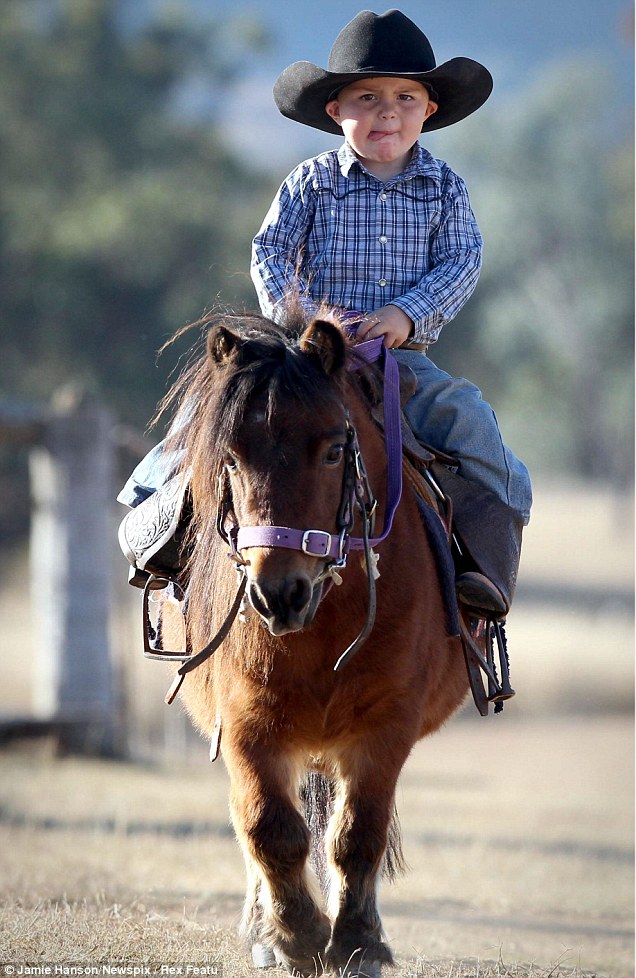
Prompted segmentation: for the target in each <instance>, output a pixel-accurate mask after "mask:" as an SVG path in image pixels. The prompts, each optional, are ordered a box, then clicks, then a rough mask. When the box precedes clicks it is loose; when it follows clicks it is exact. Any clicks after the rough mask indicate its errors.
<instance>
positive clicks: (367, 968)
mask: <svg viewBox="0 0 636 978" xmlns="http://www.w3.org/2000/svg"><path fill="white" fill-rule="evenodd" d="M381 972H382V962H381V961H363V962H362V964H348V965H347V967H346V968H343V970H342V971H341V972H339V974H340V975H341V978H380V974H381Z"/></svg>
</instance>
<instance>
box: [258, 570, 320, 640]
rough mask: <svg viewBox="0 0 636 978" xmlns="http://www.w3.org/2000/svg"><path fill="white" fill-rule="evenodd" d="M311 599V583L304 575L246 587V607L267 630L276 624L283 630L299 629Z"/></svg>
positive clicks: (261, 581)
mask: <svg viewBox="0 0 636 978" xmlns="http://www.w3.org/2000/svg"><path fill="white" fill-rule="evenodd" d="M312 595H313V588H312V583H311V579H310V578H309V577H308V576H307V575H305V574H296V575H292V576H290V577H287V578H285V579H284V580H283V581H277V582H271V583H270V582H268V581H263V580H259V581H253V582H252V583H251V584H250V586H249V599H250V604H251V605H252V607H253V608H254V610H255V611H256V612H257V614H259V615H261V617H262V618H264V619H265V620H266V621H267V622H268V624H269V625H270V626H271V625H272V623H276V624H277V625H278V626H284V627H286V628H293V629H295V628H298V627H302V625H303V624H304V619H305V615H306V612H307V611H308V609H309V607H310V605H311V599H312Z"/></svg>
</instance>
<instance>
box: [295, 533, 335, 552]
mask: <svg viewBox="0 0 636 978" xmlns="http://www.w3.org/2000/svg"><path fill="white" fill-rule="evenodd" d="M311 537H321V549H320V550H319V551H318V552H316V551H315V550H313V549H311V543H312V541H311V539H310V538H311ZM330 548H331V533H327V531H326V530H305V532H304V533H303V539H302V542H301V544H300V549H301V550H302V551H303V553H306V554H308V555H309V556H310V557H328V556H329V550H330Z"/></svg>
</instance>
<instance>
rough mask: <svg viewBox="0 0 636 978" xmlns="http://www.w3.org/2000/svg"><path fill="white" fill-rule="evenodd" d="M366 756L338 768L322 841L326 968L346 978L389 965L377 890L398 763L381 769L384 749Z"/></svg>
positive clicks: (363, 977) (361, 977) (371, 975)
mask: <svg viewBox="0 0 636 978" xmlns="http://www.w3.org/2000/svg"><path fill="white" fill-rule="evenodd" d="M364 753H365V754H366V751H365V752H364ZM367 757H368V760H367V761H361V760H360V759H356V760H355V761H353V762H352V764H351V766H349V765H347V764H346V763H344V764H341V765H339V766H340V768H341V771H340V777H339V778H338V790H337V795H336V803H335V810H334V813H333V816H332V820H331V823H330V826H329V831H328V837H327V846H328V858H329V863H330V870H331V880H330V883H331V885H330V893H329V910H330V913H331V916H332V918H333V930H332V938H331V942H330V944H329V947H328V948H327V964H328V965H329V966H330V967H332V968H333V969H334V970H335V971H336V972H337V974H342V975H343V976H346V978H379V976H380V972H381V968H382V964H383V963H387V964H392V963H393V956H392V954H391V951H390V949H389V947H388V945H387V944H386V943H385V942H384V940H383V934H382V922H381V920H380V914H379V912H378V906H377V885H378V881H379V876H380V873H381V870H382V867H383V863H384V856H385V853H386V848H387V840H388V836H389V826H390V823H391V819H392V817H393V811H394V796H395V785H396V782H397V777H398V774H399V772H400V769H401V767H402V763H403V758H402V757H400V758H399V761H398V762H397V763H394V764H390V763H386V764H384V763H383V761H384V760H385V759H386V750H385V751H384V752H383V751H382V750H381V749H380V748H378V750H377V751H373V752H372V753H371V754H370V755H367ZM391 768H393V769H391ZM339 969H341V970H339Z"/></svg>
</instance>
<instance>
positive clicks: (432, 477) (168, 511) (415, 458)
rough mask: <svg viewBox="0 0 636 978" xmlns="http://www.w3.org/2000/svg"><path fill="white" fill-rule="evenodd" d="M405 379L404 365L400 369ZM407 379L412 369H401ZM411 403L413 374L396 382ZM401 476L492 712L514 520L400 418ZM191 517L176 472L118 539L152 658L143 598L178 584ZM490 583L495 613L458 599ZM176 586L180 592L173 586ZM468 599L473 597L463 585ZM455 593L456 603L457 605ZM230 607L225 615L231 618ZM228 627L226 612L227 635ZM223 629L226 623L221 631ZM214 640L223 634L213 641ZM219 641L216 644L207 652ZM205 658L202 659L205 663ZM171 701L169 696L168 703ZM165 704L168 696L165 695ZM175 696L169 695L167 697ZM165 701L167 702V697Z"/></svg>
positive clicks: (501, 680) (506, 684)
mask: <svg viewBox="0 0 636 978" xmlns="http://www.w3.org/2000/svg"><path fill="white" fill-rule="evenodd" d="M401 373H402V368H401ZM408 373H409V374H410V373H411V372H410V371H408ZM401 380H402V381H406V386H407V389H406V390H405V391H404V394H403V401H404V400H406V399H408V396H409V392H408V385H409V383H410V378H408V376H406V377H404V376H403V377H402V378H401ZM372 400H373V401H375V403H373V404H372V414H373V416H374V418H375V420H376V422H377V423H378V425H379V426H381V427H382V426H383V420H384V419H383V410H382V403H381V399H379V398H378V399H376V398H374V397H373V395H372ZM402 449H403V465H404V478H405V479H406V480H407V481H408V482H409V484H410V485H411V487H412V489H413V490H414V492H415V493H416V495H417V497H418V502H419V504H420V512H421V514H422V519H423V522H424V525H425V527H426V530H427V534H428V537H429V541H430V542H431V545H432V548H433V551H434V552H435V553H436V556H437V563H438V568H439V574H440V581H441V583H442V588H443V591H444V595H445V602H446V608H447V622H448V630H449V634H451V635H456V634H458V633H459V635H460V637H461V641H462V646H463V651H464V658H465V661H466V668H467V672H468V678H469V682H470V687H471V691H472V694H473V699H474V701H475V705H476V707H477V709H478V711H479V713H480V714H481V715H482V716H487V715H488V712H489V706H490V703H493V704H494V711H495V713H498V712H500V711H501V710H502V709H503V704H504V701H505V700H507V699H510V698H511V697H512V696H514V695H515V693H514V690H513V689H512V687H511V685H510V679H509V663H508V652H507V647H506V638H505V632H504V618H505V614H506V612H507V610H508V608H509V606H510V602H511V600H512V596H513V593H514V587H515V579H516V569H517V567H518V563H519V551H520V544H521V530H522V522H521V518H520V517H518V516H517V514H516V513H514V511H512V510H511V509H510V508H509V507H507V506H506V505H505V504H504V503H502V502H500V500H499V499H498V498H497V497H496V496H495V495H494V494H493V493H491V492H489V491H488V490H486V489H481V488H480V487H478V486H475V485H474V484H471V483H468V482H467V481H466V480H465V479H463V478H462V477H461V476H459V475H458V474H457V473H456V472H455V471H454V465H455V463H454V460H453V459H452V458H450V457H448V456H445V455H442V454H441V453H439V452H436V451H434V450H432V449H429V448H428V446H423V445H421V444H420V443H419V442H418V441H417V439H416V438H415V436H414V434H413V432H412V431H411V429H410V427H409V426H408V423H407V421H406V419H405V417H404V415H403V414H402ZM190 516H191V508H190V501H189V493H188V481H187V478H185V477H184V475H183V474H182V473H179V474H177V475H175V476H173V477H172V478H171V479H170V480H169V481H168V482H166V483H165V484H164V485H163V486H162V487H160V488H159V489H158V490H157V491H156V492H154V493H153V494H152V495H151V496H149V497H148V498H147V499H146V500H144V501H143V502H142V503H140V504H139V505H138V506H136V507H135V508H134V509H132V510H131V511H130V512H129V513H127V514H126V516H125V517H124V519H123V521H122V523H121V525H120V528H119V543H120V546H121V549H122V551H123V552H124V554H125V556H126V557H127V559H128V561H129V563H130V564H131V568H130V573H129V583H130V584H132V585H133V586H134V587H139V588H143V589H144V650H145V654H146V655H147V656H148V657H150V658H164V659H165V658H170V656H169V655H167V654H166V653H162V652H161V651H159V650H158V649H157V650H156V652H155V651H153V650H154V649H155V645H154V642H155V640H156V638H157V636H156V634H155V630H154V627H153V626H152V625H151V624H150V620H149V617H148V613H147V608H148V592H149V591H152V590H154V589H163V588H166V586H168V585H169V584H170V582H176V581H177V580H178V579H179V580H180V582H181V584H183V581H182V580H181V578H182V577H183V573H184V570H185V566H186V562H187V554H186V553H185V545H184V544H185V540H186V535H187V528H188V524H189V520H190ZM484 578H485V579H486V583H488V582H490V581H494V582H495V583H496V585H497V586H496V588H494V591H495V594H496V596H497V598H500V599H501V607H498V605H499V603H500V602H499V601H498V600H496V601H495V602H494V607H484V608H480V607H479V606H477V607H475V606H474V605H473V606H471V603H469V604H467V603H466V602H465V599H464V598H463V596H462V588H461V586H460V585H461V583H462V581H468V583H469V585H471V584H472V582H473V580H477V581H478V582H480V581H481V580H483V579H484ZM179 590H180V589H179ZM467 590H468V593H469V594H470V593H471V588H470V586H469V587H468V589H467ZM458 595H459V600H458ZM235 604H236V606H237V607H236V610H235V609H234V608H233V609H232V611H233V612H234V614H236V611H237V610H238V603H237V602H235ZM231 621H233V617H232V618H231V620H230V615H228V620H227V623H226V624H227V629H226V631H225V632H224V634H227V631H229V626H230V624H231ZM224 627H225V626H224ZM218 638H220V636H218ZM218 644H220V641H219V642H218V643H217V642H216V638H215V640H213V642H212V643H210V646H209V647H206V650H204V651H206V652H207V655H209V654H211V653H210V648H211V647H212V646H214V648H216V647H217V645H218ZM207 655H206V657H207ZM172 658H179V659H180V660H181V661H185V660H187V659H189V660H190V661H188V662H187V665H186V666H185V668H184V667H183V666H182V672H185V671H190V668H189V667H194V666H195V661H194V660H197V661H203V657H202V656H201V654H200V653H199V654H197V655H196V656H187V655H181V656H179V657H177V656H172ZM168 698H169V697H168ZM168 698H167V699H168ZM172 698H174V695H172ZM170 701H172V700H171V699H170Z"/></svg>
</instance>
